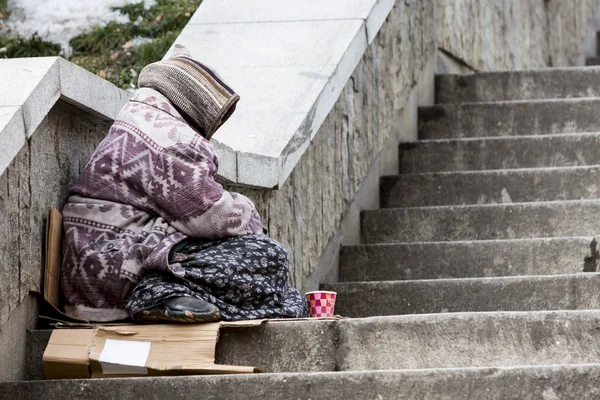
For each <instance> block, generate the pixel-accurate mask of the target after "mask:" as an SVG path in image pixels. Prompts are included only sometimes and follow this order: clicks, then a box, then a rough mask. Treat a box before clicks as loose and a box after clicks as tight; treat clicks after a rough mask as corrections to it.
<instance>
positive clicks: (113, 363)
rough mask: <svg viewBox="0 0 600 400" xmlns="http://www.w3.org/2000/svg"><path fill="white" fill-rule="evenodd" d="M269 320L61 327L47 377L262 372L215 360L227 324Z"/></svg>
mask: <svg viewBox="0 0 600 400" xmlns="http://www.w3.org/2000/svg"><path fill="white" fill-rule="evenodd" d="M264 321H265V320H254V321H240V322H216V323H209V324H192V325H174V324H173V325H167V324H160V325H120V326H98V327H95V328H91V329H55V330H54V331H53V332H52V336H51V337H50V341H49V342H48V346H47V347H46V350H45V352H44V357H43V363H44V376H45V377H46V379H81V378H90V377H91V378H115V377H133V376H149V375H150V376H158V375H199V374H236V373H254V372H260V371H259V370H258V369H257V368H255V367H244V366H236V365H218V364H215V350H216V345H217V341H218V338H219V331H220V329H221V328H222V327H233V328H235V327H238V328H241V327H252V326H258V325H260V324H262V323H263V322H264Z"/></svg>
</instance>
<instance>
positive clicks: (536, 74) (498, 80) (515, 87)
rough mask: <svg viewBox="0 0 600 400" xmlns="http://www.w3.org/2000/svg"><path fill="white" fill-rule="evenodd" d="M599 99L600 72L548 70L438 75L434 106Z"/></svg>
mask: <svg viewBox="0 0 600 400" xmlns="http://www.w3.org/2000/svg"><path fill="white" fill-rule="evenodd" d="M575 97H600V68H583V67H575V68H548V69H533V70H527V71H502V72H483V73H479V74H472V75H438V76H437V77H436V79H435V100H436V103H439V104H446V103H475V102H489V101H505V100H536V99H558V98H561V99H564V98H575Z"/></svg>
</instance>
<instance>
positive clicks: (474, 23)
mask: <svg viewBox="0 0 600 400" xmlns="http://www.w3.org/2000/svg"><path fill="white" fill-rule="evenodd" d="M598 4H599V2H598V0H573V1H570V2H564V1H554V0H550V1H522V0H505V1H498V2H494V1H479V0H456V1H446V0H437V1H436V17H435V26H436V33H437V43H438V46H439V47H441V48H443V49H444V50H446V51H448V52H450V53H452V54H454V55H455V56H457V57H459V58H460V59H462V60H464V61H466V62H467V63H468V64H469V65H471V66H473V67H475V68H477V69H478V70H481V71H490V70H501V69H503V70H510V69H525V68H539V67H549V66H556V67H560V66H569V65H577V62H578V60H579V56H580V54H581V50H582V43H583V40H584V37H585V35H586V31H587V28H588V25H589V24H590V22H591V21H590V20H591V19H592V17H593V15H594V11H595V9H597V7H598Z"/></svg>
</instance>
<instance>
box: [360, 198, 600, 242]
mask: <svg viewBox="0 0 600 400" xmlns="http://www.w3.org/2000/svg"><path fill="white" fill-rule="evenodd" d="M598 215H600V201H598V200H579V201H556V202H542V203H514V204H494V205H472V206H444V207H414V208H386V209H381V210H372V211H363V213H362V238H363V241H364V243H365V244H375V243H405V242H446V241H456V240H458V241H465V240H501V239H519V238H521V239H522V238H542V237H571V236H595V235H596V234H598V233H600V218H598Z"/></svg>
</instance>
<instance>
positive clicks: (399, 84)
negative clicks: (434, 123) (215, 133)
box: [234, 0, 599, 289]
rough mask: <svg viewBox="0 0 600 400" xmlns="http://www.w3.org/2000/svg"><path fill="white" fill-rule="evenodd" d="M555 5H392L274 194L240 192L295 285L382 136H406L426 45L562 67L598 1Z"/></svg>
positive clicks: (464, 1) (497, 63)
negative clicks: (284, 256) (282, 255)
mask: <svg viewBox="0 0 600 400" xmlns="http://www.w3.org/2000/svg"><path fill="white" fill-rule="evenodd" d="M562 3H564V2H562ZM562 3H561V2H558V1H552V0H550V1H543V0H539V1H533V0H530V1H520V0H510V1H492V2H482V1H476V0H458V1H445V0H427V1H410V0H407V1H397V2H396V5H395V6H394V8H393V10H392V12H391V14H390V15H389V17H388V19H387V21H386V23H385V24H384V25H383V27H382V28H381V31H380V32H379V34H378V35H377V37H376V38H375V40H374V41H373V43H372V44H371V45H370V46H369V48H368V50H367V52H366V53H365V55H364V57H363V59H362V60H361V61H360V63H359V64H358V66H357V67H356V69H355V71H354V73H353V75H352V77H351V79H350V80H349V81H348V83H347V84H346V86H345V88H344V89H343V91H342V94H341V96H340V98H339V99H338V101H337V103H336V104H335V106H334V108H333V110H332V111H331V113H330V114H329V116H328V117H327V119H326V120H325V122H324V123H323V125H322V126H321V128H320V130H319V132H318V133H317V135H316V137H315V138H314V139H313V142H312V144H311V146H310V147H309V148H308V150H307V151H306V153H305V154H304V156H303V157H302V159H301V161H300V162H299V163H298V165H297V166H296V168H295V169H294V171H293V173H292V175H291V177H290V179H289V180H288V181H287V182H286V183H285V184H284V186H283V187H282V188H280V190H278V191H268V192H266V191H261V190H242V192H243V193H244V194H246V195H248V196H249V197H250V198H252V199H253V200H254V201H255V202H256V204H257V207H258V209H259V211H260V212H261V215H262V216H263V220H264V223H265V225H266V226H267V227H268V229H269V231H270V234H271V236H272V237H274V238H275V239H277V240H279V241H281V242H282V243H283V244H284V245H285V246H286V247H287V248H289V249H290V253H291V257H292V261H293V270H292V272H291V275H292V277H293V281H294V283H295V285H296V286H298V287H299V288H301V289H312V288H309V287H307V286H306V285H307V278H308V277H309V276H310V275H311V274H312V273H313V272H315V271H316V269H317V268H318V267H319V266H318V263H319V260H320V257H321V254H322V251H323V249H324V248H325V246H327V244H328V242H329V240H330V239H331V238H332V237H333V235H334V233H335V232H336V231H338V230H339V228H340V223H341V220H342V216H343V215H344V213H345V212H346V211H347V210H348V206H349V204H350V203H351V202H352V200H353V199H354V196H355V194H356V192H357V190H358V189H359V187H360V185H361V184H362V183H363V180H364V179H365V177H366V175H367V172H368V171H369V169H370V168H371V167H372V165H373V163H374V162H375V160H376V159H377V157H378V156H379V154H380V152H381V150H382V149H383V147H384V146H385V144H386V142H387V141H388V139H389V138H390V137H391V136H392V135H399V136H400V137H402V138H404V139H405V140H406V139H410V137H407V134H408V133H407V132H398V129H399V127H400V126H402V123H401V121H400V118H401V111H402V109H403V108H404V107H405V106H406V105H407V101H408V94H409V92H410V90H411V88H413V87H414V86H415V85H416V83H417V82H416V80H417V77H418V76H419V74H420V73H421V71H423V69H424V68H425V64H426V63H427V61H428V60H429V59H430V58H431V57H433V55H434V51H435V48H436V47H440V48H443V49H445V50H447V51H449V52H451V53H453V54H454V55H456V56H457V57H459V58H462V59H463V60H464V61H465V62H467V63H468V64H470V65H472V66H474V67H475V68H478V69H482V70H493V69H516V68H532V67H544V66H551V65H572V64H574V63H575V59H576V58H577V56H578V55H579V53H580V49H581V44H582V40H583V36H584V35H585V32H586V29H587V27H588V16H591V15H592V14H593V10H594V7H595V6H596V4H597V3H599V1H598V0H577V1H576V2H575V3H576V5H567V4H566V3H565V4H562ZM433 27H435V29H433ZM234 190H236V189H235V188H234Z"/></svg>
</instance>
